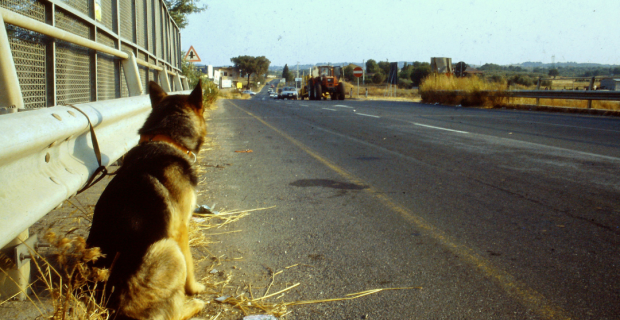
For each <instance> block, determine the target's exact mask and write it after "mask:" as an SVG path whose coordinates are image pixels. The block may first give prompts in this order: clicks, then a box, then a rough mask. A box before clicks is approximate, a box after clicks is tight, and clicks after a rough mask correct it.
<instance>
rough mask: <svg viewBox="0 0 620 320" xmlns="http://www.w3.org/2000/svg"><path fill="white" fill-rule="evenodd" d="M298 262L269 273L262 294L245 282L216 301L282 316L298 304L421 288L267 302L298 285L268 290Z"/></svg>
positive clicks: (245, 309) (253, 312) (278, 297)
mask: <svg viewBox="0 0 620 320" xmlns="http://www.w3.org/2000/svg"><path fill="white" fill-rule="evenodd" d="M298 265H299V264H295V265H292V266H289V267H286V268H284V269H282V270H280V271H277V272H272V273H271V281H270V282H269V285H268V286H267V288H266V289H265V292H263V293H262V295H259V294H258V293H257V294H255V292H257V291H258V290H256V289H255V288H252V284H247V285H246V286H245V287H244V288H243V289H242V290H241V293H238V290H236V291H235V293H230V294H229V295H226V294H225V293H224V292H223V290H222V292H221V293H220V294H221V296H220V298H218V299H216V301H218V302H220V303H222V304H226V305H229V306H232V307H233V308H236V309H239V310H240V311H241V312H242V313H243V314H244V315H246V316H247V315H250V314H262V313H265V314H271V315H273V316H275V317H277V318H280V317H284V316H286V315H287V314H289V313H290V312H291V311H289V310H288V307H292V306H299V305H308V304H317V303H327V302H335V301H345V300H353V299H358V298H361V297H364V296H367V295H371V294H376V293H379V292H382V291H389V290H413V289H418V290H419V289H422V287H403V288H380V289H371V290H366V291H362V292H356V293H350V294H347V295H345V296H344V297H339V298H331V299H317V300H297V301H289V302H286V301H280V302H269V301H268V299H270V298H271V299H275V300H278V299H281V298H282V297H283V296H284V295H286V293H287V292H288V291H289V290H291V289H293V288H296V287H298V286H300V285H301V283H299V282H298V283H295V284H292V285H286V286H285V287H284V288H283V289H280V290H278V291H275V292H271V293H270V290H271V288H272V287H273V284H274V282H275V278H276V276H277V275H279V274H282V273H283V272H285V271H287V270H288V269H291V268H294V267H297V266H298ZM229 282H230V277H228V278H227V279H226V281H225V283H226V284H228V283H229Z"/></svg>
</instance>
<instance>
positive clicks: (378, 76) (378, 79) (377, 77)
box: [372, 71, 386, 84]
mask: <svg viewBox="0 0 620 320" xmlns="http://www.w3.org/2000/svg"><path fill="white" fill-rule="evenodd" d="M385 77H386V76H385V74H383V73H382V72H381V71H379V72H375V74H374V75H373V76H372V82H373V83H375V84H382V83H383V81H385Z"/></svg>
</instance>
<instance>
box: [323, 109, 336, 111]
mask: <svg viewBox="0 0 620 320" xmlns="http://www.w3.org/2000/svg"><path fill="white" fill-rule="evenodd" d="M323 110H329V111H338V110H334V109H330V108H323Z"/></svg>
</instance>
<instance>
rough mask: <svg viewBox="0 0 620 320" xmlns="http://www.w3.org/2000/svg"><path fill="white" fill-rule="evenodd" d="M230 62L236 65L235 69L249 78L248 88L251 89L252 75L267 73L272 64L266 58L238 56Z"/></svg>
mask: <svg viewBox="0 0 620 320" xmlns="http://www.w3.org/2000/svg"><path fill="white" fill-rule="evenodd" d="M230 61H231V62H232V63H234V64H235V69H237V70H239V72H241V73H242V74H243V75H244V76H247V77H248V88H250V76H251V75H252V74H256V75H262V74H265V73H267V70H268V69H269V64H270V63H271V61H269V59H267V58H265V56H260V57H252V56H238V57H235V58H230Z"/></svg>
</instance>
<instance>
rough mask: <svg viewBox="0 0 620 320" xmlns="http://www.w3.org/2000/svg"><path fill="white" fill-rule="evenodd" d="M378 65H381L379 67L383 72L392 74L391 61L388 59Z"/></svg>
mask: <svg viewBox="0 0 620 320" xmlns="http://www.w3.org/2000/svg"><path fill="white" fill-rule="evenodd" d="M377 65H378V66H379V69H381V71H382V72H383V74H385V75H388V74H390V63H389V62H387V61H379V63H378V64H377Z"/></svg>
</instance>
